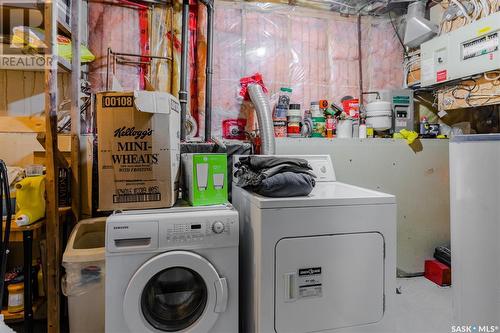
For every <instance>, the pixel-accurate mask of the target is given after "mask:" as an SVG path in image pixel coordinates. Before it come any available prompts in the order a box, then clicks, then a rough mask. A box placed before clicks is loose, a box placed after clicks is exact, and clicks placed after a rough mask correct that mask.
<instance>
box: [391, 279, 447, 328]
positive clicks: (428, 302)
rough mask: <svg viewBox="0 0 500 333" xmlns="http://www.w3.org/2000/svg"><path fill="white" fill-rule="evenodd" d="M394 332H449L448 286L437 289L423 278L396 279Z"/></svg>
mask: <svg viewBox="0 0 500 333" xmlns="http://www.w3.org/2000/svg"><path fill="white" fill-rule="evenodd" d="M397 286H398V287H400V290H401V294H399V295H396V305H397V309H396V316H395V321H396V322H395V325H394V326H395V328H396V332H398V333H399V332H401V333H403V332H404V333H449V332H451V325H452V309H451V287H439V286H438V285H436V284H435V283H433V282H431V281H429V280H427V279H426V278H424V277H415V278H408V279H398V281H397Z"/></svg>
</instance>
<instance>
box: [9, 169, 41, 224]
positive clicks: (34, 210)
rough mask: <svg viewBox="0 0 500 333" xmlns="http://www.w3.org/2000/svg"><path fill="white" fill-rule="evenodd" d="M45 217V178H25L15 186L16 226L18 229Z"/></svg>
mask: <svg viewBox="0 0 500 333" xmlns="http://www.w3.org/2000/svg"><path fill="white" fill-rule="evenodd" d="M44 216H45V176H34V177H26V178H24V179H23V180H21V181H20V182H18V183H17V184H16V216H15V220H16V224H17V226H18V227H21V226H23V225H28V224H30V223H33V222H36V221H38V220H39V219H41V218H42V217H44Z"/></svg>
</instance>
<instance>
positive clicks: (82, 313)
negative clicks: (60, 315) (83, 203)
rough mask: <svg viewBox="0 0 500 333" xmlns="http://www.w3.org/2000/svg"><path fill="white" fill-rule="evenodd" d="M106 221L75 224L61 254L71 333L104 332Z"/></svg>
mask: <svg viewBox="0 0 500 333" xmlns="http://www.w3.org/2000/svg"><path fill="white" fill-rule="evenodd" d="M105 230H106V218H105V217H102V218H95V219H87V220H82V221H80V222H78V224H77V225H76V226H75V228H74V229H73V231H72V232H71V235H70V237H69V241H68V245H67V246H66V250H65V251H64V255H63V266H64V268H65V269H66V275H65V277H64V279H63V283H62V284H63V285H62V291H63V293H64V295H66V296H67V297H68V311H69V328H70V332H71V333H83V332H95V333H99V332H104V281H105V277H104V274H105V259H104V244H105V243H104V240H105Z"/></svg>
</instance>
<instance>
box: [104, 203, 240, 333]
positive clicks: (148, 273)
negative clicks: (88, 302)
mask: <svg viewBox="0 0 500 333" xmlns="http://www.w3.org/2000/svg"><path fill="white" fill-rule="evenodd" d="M237 331H238V213H237V212H236V211H235V210H234V209H233V208H232V207H231V206H216V207H212V208H210V209H208V208H206V207H205V208H203V207H190V208H171V209H163V210H144V211H129V212H118V213H114V214H113V215H111V216H110V217H109V218H108V220H107V225H106V332H107V333H126V332H134V333H136V332H190V333H198V332H203V333H207V332H221V333H225V332H227V333H232V332H237Z"/></svg>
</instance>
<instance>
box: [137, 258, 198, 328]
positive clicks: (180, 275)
mask: <svg viewBox="0 0 500 333" xmlns="http://www.w3.org/2000/svg"><path fill="white" fill-rule="evenodd" d="M206 304H207V286H206V284H205V282H204V281H203V278H202V277H201V276H200V275H199V274H198V273H196V272H195V271H193V270H191V269H189V268H186V267H170V268H167V269H164V270H162V271H160V272H158V273H157V274H155V275H154V276H153V277H152V278H151V279H150V280H149V281H148V283H147V284H146V285H145V287H144V289H143V291H142V295H141V310H142V313H143V315H144V318H145V319H146V320H147V321H148V322H149V324H150V325H151V326H153V327H154V328H156V329H158V330H160V331H165V332H175V331H181V330H183V329H186V328H188V327H190V326H191V325H192V324H193V323H194V322H195V321H196V320H197V319H198V318H199V317H200V316H201V315H202V314H203V311H204V310H205V307H206Z"/></svg>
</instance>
